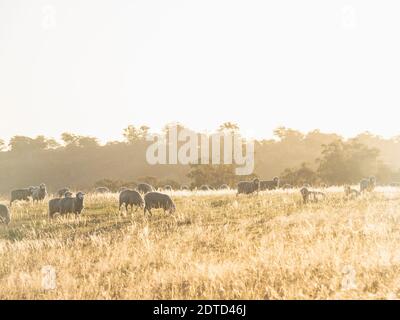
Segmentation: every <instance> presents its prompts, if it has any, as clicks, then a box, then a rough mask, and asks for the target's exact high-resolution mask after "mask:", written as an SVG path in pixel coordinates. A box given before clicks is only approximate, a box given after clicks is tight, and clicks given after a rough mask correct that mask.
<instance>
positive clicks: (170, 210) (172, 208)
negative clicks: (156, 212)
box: [169, 202, 176, 213]
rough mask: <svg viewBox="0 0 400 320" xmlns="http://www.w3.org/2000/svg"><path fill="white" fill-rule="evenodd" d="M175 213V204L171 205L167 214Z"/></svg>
mask: <svg viewBox="0 0 400 320" xmlns="http://www.w3.org/2000/svg"><path fill="white" fill-rule="evenodd" d="M175 211H176V206H175V203H173V202H172V203H171V207H170V208H169V212H170V213H174V212H175Z"/></svg>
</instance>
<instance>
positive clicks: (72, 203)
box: [60, 192, 85, 214]
mask: <svg viewBox="0 0 400 320" xmlns="http://www.w3.org/2000/svg"><path fill="white" fill-rule="evenodd" d="M84 195H85V194H84V193H83V192H78V193H77V194H76V196H75V197H74V198H73V197H65V198H62V199H61V200H60V214H67V213H75V214H80V213H81V212H82V210H83V199H84Z"/></svg>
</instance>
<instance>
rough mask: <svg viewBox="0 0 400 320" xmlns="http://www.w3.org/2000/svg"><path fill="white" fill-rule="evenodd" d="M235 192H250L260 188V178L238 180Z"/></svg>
mask: <svg viewBox="0 0 400 320" xmlns="http://www.w3.org/2000/svg"><path fill="white" fill-rule="evenodd" d="M237 189H238V191H237V194H236V195H239V194H252V193H254V192H257V193H258V191H259V190H260V180H258V179H257V178H255V179H254V180H253V181H240V182H239V183H238V185H237Z"/></svg>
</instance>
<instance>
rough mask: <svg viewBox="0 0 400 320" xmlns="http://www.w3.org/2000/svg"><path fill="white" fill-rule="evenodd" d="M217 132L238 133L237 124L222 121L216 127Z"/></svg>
mask: <svg viewBox="0 0 400 320" xmlns="http://www.w3.org/2000/svg"><path fill="white" fill-rule="evenodd" d="M218 131H219V132H229V133H238V132H239V126H238V125H237V124H236V123H233V122H224V123H223V124H221V125H220V126H219V128H218Z"/></svg>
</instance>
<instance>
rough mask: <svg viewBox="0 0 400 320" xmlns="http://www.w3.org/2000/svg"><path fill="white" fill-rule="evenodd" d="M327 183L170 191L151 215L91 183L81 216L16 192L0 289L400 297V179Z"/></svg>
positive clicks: (0, 228)
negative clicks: (360, 189) (51, 209)
mask: <svg viewBox="0 0 400 320" xmlns="http://www.w3.org/2000/svg"><path fill="white" fill-rule="evenodd" d="M326 193H327V198H326V199H325V200H323V201H320V202H318V203H308V204H303V203H302V199H301V195H300V193H299V190H298V189H296V190H293V191H292V190H291V191H283V190H278V191H269V192H261V193H259V194H258V195H250V196H239V197H236V196H235V191H230V190H227V191H204V192H189V191H181V192H172V193H171V195H172V198H173V199H174V201H175V203H176V207H177V211H176V212H175V213H174V214H173V215H168V214H164V213H163V212H162V210H155V211H154V212H153V216H152V217H144V215H143V211H142V210H141V209H139V210H138V211H137V212H132V213H131V212H128V213H126V212H125V211H124V210H123V211H121V212H120V211H119V210H118V200H117V199H118V195H117V194H111V193H110V194H101V195H91V194H88V195H87V196H86V198H85V209H84V211H83V213H82V215H81V216H78V217H75V216H74V215H68V216H65V217H57V218H55V219H53V220H49V219H48V215H47V201H48V199H46V200H45V202H43V203H39V204H35V205H33V204H32V203H24V202H18V203H15V204H14V205H13V207H12V222H11V223H10V224H9V225H8V226H5V225H0V299H395V298H399V297H400V246H399V243H400V189H396V188H389V187H385V188H377V189H376V190H375V191H374V192H373V193H370V194H369V193H368V194H364V195H362V196H361V197H360V198H357V199H353V200H346V199H345V198H344V196H343V188H330V189H327V190H326ZM8 201H9V196H2V197H0V203H4V204H8ZM46 266H51V267H52V268H54V270H55V272H56V279H55V281H56V287H55V288H53V289H48V288H45V287H44V286H43V277H44V276H43V273H42V271H43V270H42V269H43V268H44V267H46Z"/></svg>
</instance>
